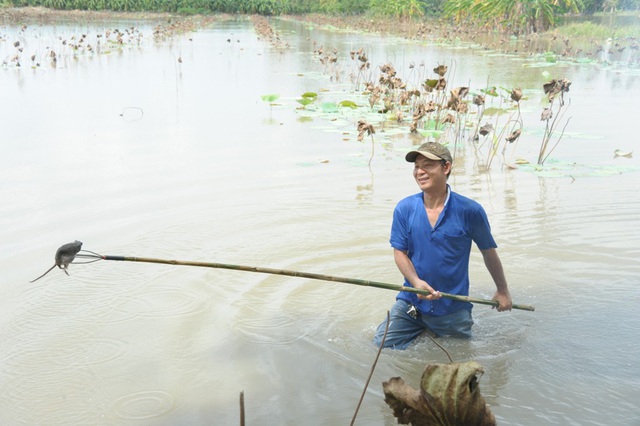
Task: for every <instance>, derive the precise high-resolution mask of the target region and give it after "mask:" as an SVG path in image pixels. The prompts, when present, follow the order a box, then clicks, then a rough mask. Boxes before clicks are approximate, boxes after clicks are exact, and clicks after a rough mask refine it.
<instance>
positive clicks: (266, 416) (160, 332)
mask: <svg viewBox="0 0 640 426" xmlns="http://www.w3.org/2000/svg"><path fill="white" fill-rule="evenodd" d="M125 25H136V26H137V28H138V29H139V30H140V31H141V32H142V33H143V34H144V37H143V38H142V40H141V41H140V42H139V43H136V44H133V43H130V44H127V45H125V46H124V47H122V48H117V47H116V46H110V47H103V50H102V51H100V52H94V53H93V54H89V53H86V52H84V53H82V54H80V53H78V54H75V55H74V54H73V52H71V51H64V50H62V47H59V50H58V52H57V53H58V58H57V63H56V66H55V67H52V66H51V65H50V64H49V62H47V59H46V58H47V57H46V55H47V53H48V49H52V46H60V45H59V44H57V43H60V40H62V39H64V38H69V39H70V38H71V37H72V36H73V35H79V34H82V33H83V32H86V33H88V34H89V38H90V37H91V35H93V36H94V37H95V34H96V33H99V32H101V31H103V30H104V29H105V28H116V27H117V26H121V28H124V27H125ZM273 25H274V28H276V29H277V30H278V31H279V33H280V35H281V38H282V39H284V40H286V41H287V42H289V44H290V47H289V48H288V49H280V50H278V49H274V48H273V47H272V46H271V45H270V44H269V43H268V42H267V41H265V40H258V39H257V37H256V34H255V32H254V29H253V26H252V25H251V23H250V22H249V21H248V20H236V21H228V22H224V23H218V24H216V25H215V26H213V27H212V28H211V29H206V30H201V31H198V32H196V33H194V34H191V35H185V36H182V37H174V38H171V39H168V40H165V41H163V42H159V43H154V42H153V41H152V37H151V32H152V28H153V26H152V25H151V24H149V23H144V22H143V23H140V22H136V23H122V22H119V23H100V24H95V23H94V24H77V23H75V24H68V25H57V26H53V25H44V26H37V25H34V26H29V27H28V28H26V29H25V30H22V31H21V29H20V27H12V26H5V27H3V28H2V29H1V31H0V33H1V34H2V39H1V42H0V52H1V53H2V55H1V56H2V59H8V60H9V62H8V63H7V65H5V66H3V67H2V69H0V87H1V90H2V102H0V117H1V122H2V136H1V137H2V155H0V178H1V181H2V184H1V185H0V198H1V199H2V203H1V204H0V223H1V226H0V240H1V241H2V244H1V245H0V265H1V271H2V281H1V283H0V284H1V286H2V297H1V298H0V340H1V341H2V345H1V347H0V385H1V386H0V424H6V425H19V424H50V425H63V424H64V425H68V424H105V425H106V424H128V425H149V424H154V425H158V424H166V425H169V424H172V425H173V424H193V425H196V424H220V425H228V424H237V423H238V421H239V420H238V419H239V408H238V398H239V393H240V392H241V391H244V394H245V406H246V417H247V424H300V423H304V424H310V425H328V424H346V423H348V422H349V421H350V419H351V417H352V415H353V413H354V410H355V407H356V404H357V402H358V399H359V397H360V394H361V392H362V389H363V387H364V383H365V381H366V379H367V376H368V374H369V371H370V367H371V364H372V362H373V359H374V357H375V354H376V348H374V346H373V345H372V343H371V339H372V337H373V332H374V328H375V326H376V325H377V324H378V323H379V322H380V321H381V320H382V319H383V318H384V316H385V315H386V311H387V309H388V308H389V307H390V306H391V304H392V303H393V299H394V296H395V293H394V292H391V291H387V290H380V289H371V288H364V287H356V286H351V285H348V284H338V283H327V282H322V281H311V280H305V279H299V278H291V277H281V276H268V275H263V274H253V273H247V272H237V271H225V270H214V269H198V268H189V267H180V266H167V265H150V264H140V263H126V262H107V261H102V262H98V263H93V264H85V265H80V264H73V265H71V266H70V268H69V271H70V274H71V276H70V277H67V276H66V275H64V273H62V271H59V270H55V271H52V272H51V273H50V274H49V275H48V276H47V277H45V278H43V279H42V280H40V281H38V282H36V283H33V284H29V283H28V281H29V280H30V279H33V278H34V277H36V276H37V275H38V274H39V273H41V272H42V269H43V267H47V266H48V265H50V264H51V261H52V259H53V255H54V253H55V250H56V249H57V248H58V247H59V246H60V245H62V244H64V243H66V242H69V241H73V240H75V239H78V240H80V241H82V242H83V243H84V246H83V248H85V249H89V250H93V251H96V252H100V253H102V254H111V255H125V256H142V257H156V258H165V259H180V260H197V261H205V262H206V261H211V262H222V263H231V264H239V265H249V266H263V267H272V268H282V269H291V270H299V271H306V272H316V273H321V274H330V275H338V276H344V277H352V278H361V279H370V280H376V281H383V282H389V283H394V284H400V283H401V278H400V275H399V273H398V272H397V271H396V268H395V266H394V264H393V259H392V255H391V249H390V248H389V244H388V236H389V226H390V222H391V213H392V210H393V207H394V206H395V204H396V202H397V201H398V200H399V199H401V198H402V197H404V196H406V195H409V194H412V193H414V192H416V190H417V187H416V185H415V183H414V182H413V181H412V177H411V167H410V165H409V164H407V163H406V162H405V161H404V160H403V155H404V153H405V152H406V151H407V150H408V149H410V148H411V147H412V146H413V144H415V143H419V142H420V140H416V139H415V138H411V137H408V136H407V135H406V132H400V133H399V134H396V133H393V132H392V131H389V132H387V133H385V132H382V131H378V132H377V133H376V135H375V137H374V144H375V150H374V156H373V160H372V161H371V165H370V166H368V161H369V158H370V156H371V141H370V139H369V138H366V139H365V141H364V142H362V143H360V142H357V141H356V135H357V133H356V122H357V117H356V116H355V115H354V113H343V112H337V113H333V114H334V115H331V114H321V113H310V112H308V111H307V112H305V111H302V110H298V109H296V108H297V107H298V106H299V104H298V103H297V102H296V99H298V98H299V97H300V95H301V94H302V93H304V92H307V91H314V92H317V93H319V94H320V98H322V101H323V102H325V101H327V102H328V101H331V102H338V101H340V100H343V99H350V98H354V96H355V95H353V94H352V91H353V86H354V83H353V82H352V81H350V80H349V77H348V75H349V73H350V72H351V71H350V69H351V68H350V67H351V63H350V59H349V58H348V52H349V50H353V49H358V48H360V47H363V48H364V49H366V51H367V52H369V56H370V59H371V63H372V66H373V68H374V69H375V68H376V67H377V66H378V65H381V64H383V63H385V62H392V63H393V64H394V66H395V67H396V68H397V69H398V71H399V75H400V76H401V77H406V78H407V79H410V78H415V76H417V75H418V73H420V72H421V73H423V76H426V75H427V74H429V73H430V70H431V69H432V68H433V67H434V66H435V65H437V64H438V63H445V64H449V65H450V66H451V67H452V68H453V69H454V70H455V72H454V73H453V74H452V77H451V78H450V80H451V81H452V83H451V84H452V85H453V86H459V85H470V86H471V87H472V88H480V87H484V85H485V84H486V82H487V81H489V82H491V84H494V85H496V86H504V87H508V88H511V87H517V86H519V87H522V88H523V89H524V91H525V94H526V97H527V99H526V100H525V101H523V102H522V105H523V106H522V108H523V120H524V123H525V131H524V133H523V137H522V139H521V140H520V141H519V142H518V145H517V148H516V153H515V154H514V155H513V156H512V157H511V158H512V162H513V159H516V158H521V159H526V160H529V161H530V162H533V163H535V160H536V157H537V153H538V149H539V145H540V140H541V139H540V138H541V134H542V129H543V127H542V124H541V123H540V122H539V114H540V111H541V109H542V106H543V105H544V101H543V99H542V93H541V85H542V84H543V83H544V82H546V81H548V80H549V79H550V78H562V77H564V78H568V79H569V80H571V81H572V82H573V85H572V86H571V91H570V93H569V94H568V95H569V97H570V99H571V105H570V108H569V109H568V112H567V113H566V117H572V118H571V121H570V123H569V125H568V126H567V129H566V133H565V135H564V138H563V140H562V141H561V143H560V144H559V145H558V147H557V149H556V150H555V151H554V152H553V153H552V155H551V156H550V158H549V160H548V161H547V163H546V164H545V167H544V168H542V169H541V170H538V171H536V170H535V169H534V167H533V166H530V165H529V166H527V165H523V166H520V167H519V168H518V169H508V168H506V167H504V163H505V161H506V162H508V161H509V157H510V155H507V159H506V160H503V159H502V158H500V157H497V158H496V159H495V160H494V162H493V164H492V166H491V169H490V170H489V171H488V172H487V171H485V170H484V166H483V165H484V164H485V163H486V146H485V147H484V148H483V147H480V148H478V147H477V146H474V145H473V144H472V143H470V142H466V141H464V142H463V143H461V144H460V145H459V146H458V147H457V148H456V160H455V166H454V173H453V175H452V178H451V179H450V184H451V186H452V187H453V189H454V190H456V191H458V192H460V193H463V194H466V195H468V196H470V197H472V198H474V199H476V200H478V201H479V202H481V203H482V204H483V205H484V207H485V209H486V210H487V212H488V215H489V218H490V221H491V224H492V228H493V231H494V235H495V238H496V240H497V242H498V244H499V252H500V254H501V257H502V260H503V263H504V266H505V270H506V274H507V277H508V280H509V284H510V287H511V292H512V295H513V298H514V301H516V302H518V303H523V304H531V305H535V306H536V312H534V313H531V312H524V311H512V312H510V313H501V314H499V313H496V312H495V311H493V310H491V309H490V308H488V307H485V306H481V305H478V306H476V307H475V309H474V316H475V320H476V324H475V326H474V330H475V337H474V339H472V340H471V341H459V340H452V339H446V338H445V339H441V340H440V343H441V344H442V345H443V346H444V347H445V348H446V349H447V350H448V351H449V353H451V354H452V357H453V358H454V360H457V361H464V360H469V359H473V360H476V361H478V362H480V363H481V364H482V365H483V366H484V368H485V374H484V376H483V377H482V379H481V381H480V386H481V390H482V393H483V395H484V396H485V398H486V399H487V402H488V403H489V404H490V405H491V409H492V411H493V412H494V413H495V415H496V417H497V419H498V422H499V423H500V424H503V425H540V424H566V425H589V424H593V425H601V424H616V425H634V424H638V423H639V422H640V409H639V408H638V405H637V391H638V389H639V387H640V372H639V370H638V368H637V367H636V362H637V359H636V358H637V353H638V349H639V347H638V343H637V335H638V332H637V330H638V326H640V314H639V313H638V309H637V306H638V302H639V301H640V297H639V296H640V293H639V290H638V285H637V281H638V276H639V274H640V268H639V267H638V261H637V259H638V256H639V255H640V250H639V247H640V226H639V225H640V215H639V214H638V211H639V208H640V197H639V195H638V191H637V190H636V188H635V186H636V185H637V184H639V183H640V173H639V172H640V163H639V161H638V158H639V157H640V152H636V153H634V155H633V156H631V157H630V158H627V157H615V156H614V150H616V149H620V150H622V151H634V150H635V151H638V150H639V149H640V146H639V143H638V137H637V108H638V96H640V72H639V70H638V66H637V59H634V58H633V57H629V58H627V60H626V61H621V62H618V63H613V64H604V65H603V64H575V63H563V62H556V63H552V64H550V63H544V62H543V61H535V60H531V59H528V58H519V57H514V56H503V55H500V54H497V53H492V52H490V51H478V50H473V49H467V48H465V47H464V46H458V47H456V48H450V47H442V46H435V45H433V44H426V43H419V44H418V43H411V42H407V41H403V40H399V39H394V38H390V37H387V38H383V37H378V36H375V35H366V34H349V33H344V32H338V31H326V30H323V29H321V28H316V27H312V26H306V25H302V24H297V23H293V22H287V21H274V22H273ZM17 40H20V41H21V43H22V45H23V46H24V53H23V57H22V58H21V62H22V63H21V67H20V68H17V67H15V64H12V63H11V61H10V57H11V55H12V54H13V53H14V41H17ZM320 45H322V46H324V47H328V48H335V49H337V51H338V55H339V57H340V60H339V61H338V64H339V65H340V66H341V67H342V68H333V69H328V68H327V67H324V66H323V65H322V64H320V62H319V61H318V57H317V55H316V54H314V52H313V51H314V49H315V48H317V47H318V46H320ZM53 48H55V47H53ZM32 52H33V53H32ZM632 53H633V52H630V53H629V54H632ZM31 54H35V55H37V59H38V60H39V61H40V62H41V64H40V65H41V66H40V67H36V68H32V67H31V60H30V58H29V57H30V56H31ZM178 59H181V62H179V61H178ZM634 60H635V61H636V62H634ZM422 62H424V64H425V65H424V67H422V66H421V65H420V64H421V63H422ZM412 63H413V64H414V68H411V64H412ZM412 69H413V72H414V74H413V76H414V77H408V76H410V75H411V74H410V73H411V72H412V71H411V70H412ZM545 72H547V73H548V74H543V73H545ZM429 75H430V74H429ZM336 76H341V77H340V78H339V79H337V78H336ZM266 94H278V95H279V96H280V98H279V99H278V100H277V101H276V105H273V106H270V105H268V104H267V103H266V102H264V101H262V99H261V96H262V95H266ZM494 118H495V117H494ZM494 118H492V120H493V119H494ZM375 125H376V126H378V128H379V126H380V125H379V123H375ZM508 154H510V151H509V152H508ZM471 280H472V296H475V297H483V298H490V297H491V296H492V294H493V286H492V283H491V280H490V277H489V276H488V273H487V272H486V270H485V269H484V267H483V265H482V261H481V257H480V255H479V253H478V252H477V251H476V250H475V249H474V253H473V255H472V260H471ZM430 362H447V358H446V356H445V354H444V353H443V352H442V351H441V350H440V349H439V348H437V347H435V345H433V344H432V343H431V342H430V341H429V340H428V339H420V340H419V341H418V342H417V343H416V344H415V345H414V346H412V347H411V348H410V349H408V350H407V351H402V352H396V351H387V350H385V351H383V353H382V355H381V357H380V360H379V362H378V365H377V367H376V370H375V373H374V375H373V378H372V380H371V385H370V387H369V390H368V392H367V394H366V396H365V399H364V402H363V405H362V407H361V409H360V411H359V414H358V421H357V424H363V425H393V424H395V419H394V418H393V416H392V415H391V412H390V410H389V409H388V407H387V406H386V404H385V403H384V401H383V394H382V390H381V389H382V387H381V382H382V381H384V380H387V379H389V378H390V377H393V376H401V377H403V378H404V379H405V380H407V381H408V382H409V383H412V384H413V385H414V386H417V385H418V382H419V378H420V374H421V372H422V369H423V368H424V366H425V364H426V363H430Z"/></svg>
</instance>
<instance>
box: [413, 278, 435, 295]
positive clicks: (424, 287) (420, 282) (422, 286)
mask: <svg viewBox="0 0 640 426" xmlns="http://www.w3.org/2000/svg"><path fill="white" fill-rule="evenodd" d="M412 285H413V287H414V288H417V289H420V290H427V291H428V292H429V293H431V294H430V295H428V296H425V295H424V294H418V299H424V300H438V299H440V298H441V297H442V296H441V295H440V292H439V291H436V290H434V289H433V288H431V286H430V285H429V284H427V282H426V281H424V280H420V279H418V280H416V282H415V283H413V284H412Z"/></svg>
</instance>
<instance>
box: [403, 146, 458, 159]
mask: <svg viewBox="0 0 640 426" xmlns="http://www.w3.org/2000/svg"><path fill="white" fill-rule="evenodd" d="M418 155H424V156H425V157H427V158H429V159H431V160H445V161H448V162H450V163H453V158H452V157H451V153H450V152H449V150H448V149H447V148H446V147H445V146H443V145H441V144H439V143H438V142H427V143H423V144H422V145H420V146H419V147H418V149H417V150H416V151H411V152H409V153H407V155H406V156H405V157H404V158H405V160H407V161H408V162H409V163H414V162H415V161H416V158H418Z"/></svg>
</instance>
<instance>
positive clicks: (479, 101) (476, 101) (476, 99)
mask: <svg viewBox="0 0 640 426" xmlns="http://www.w3.org/2000/svg"><path fill="white" fill-rule="evenodd" d="M473 104H474V105H478V106H481V105H484V96H482V95H475V96H474V97H473Z"/></svg>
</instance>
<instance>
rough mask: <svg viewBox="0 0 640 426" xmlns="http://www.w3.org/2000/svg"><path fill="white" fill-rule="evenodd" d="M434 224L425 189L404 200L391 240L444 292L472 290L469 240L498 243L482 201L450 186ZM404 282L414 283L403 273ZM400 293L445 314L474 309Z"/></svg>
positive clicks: (489, 245) (397, 210)
mask: <svg viewBox="0 0 640 426" xmlns="http://www.w3.org/2000/svg"><path fill="white" fill-rule="evenodd" d="M447 191H448V197H447V201H446V202H445V206H444V209H443V210H442V213H440V217H439V218H438V221H437V222H436V225H435V226H434V227H432V226H431V224H430V223H429V219H428V218H427V212H426V209H425V207H424V201H423V194H422V192H420V193H418V194H415V195H411V196H409V197H407V198H405V199H403V200H401V201H400V202H399V203H398V205H397V206H396V208H395V210H394V212H393V224H392V226H391V239H390V243H391V246H392V247H393V248H395V249H397V250H400V251H404V252H407V254H408V256H409V259H411V262H412V263H413V266H414V267H415V269H416V272H417V273H418V276H419V277H420V278H422V279H423V280H425V281H426V282H427V283H428V284H429V285H430V286H431V287H432V288H433V289H435V290H438V291H442V292H444V293H450V294H459V295H463V296H468V295H469V256H470V254H471V242H472V241H473V242H475V244H476V245H477V246H478V248H479V249H480V250H486V249H491V248H496V247H497V245H496V243H495V241H494V239H493V236H492V235H491V227H490V226H489V220H488V219H487V214H486V213H485V211H484V209H483V208H482V206H481V205H480V204H479V203H477V202H476V201H473V200H471V199H470V198H467V197H464V196H462V195H460V194H457V193H455V192H453V191H451V188H449V186H448V185H447ZM404 285H405V286H408V287H411V284H409V282H408V281H407V280H406V279H405V281H404ZM397 299H403V300H406V301H407V302H409V303H412V304H413V305H414V306H415V307H416V308H417V309H418V310H419V311H420V312H421V313H423V314H426V315H432V316H441V315H447V314H450V313H453V312H456V311H458V310H460V309H467V310H471V307H472V305H471V303H467V302H459V301H456V300H451V299H445V298H441V299H439V300H434V301H429V300H422V299H418V296H417V294H415V293H411V292H406V291H402V292H400V293H399V294H398V296H397Z"/></svg>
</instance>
